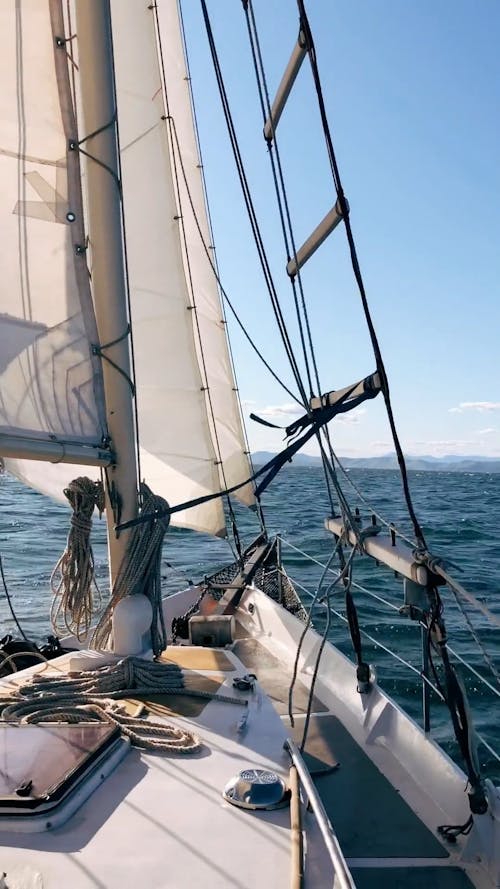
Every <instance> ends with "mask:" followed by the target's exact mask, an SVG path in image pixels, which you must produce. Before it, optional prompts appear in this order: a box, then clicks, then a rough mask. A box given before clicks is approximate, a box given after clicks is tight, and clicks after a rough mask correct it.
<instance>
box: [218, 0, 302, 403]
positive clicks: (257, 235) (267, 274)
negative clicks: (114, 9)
mask: <svg viewBox="0 0 500 889" xmlns="http://www.w3.org/2000/svg"><path fill="white" fill-rule="evenodd" d="M201 7H202V13H203V19H204V22H205V28H206V32H207V38H208V43H209V47H210V52H211V55H212V63H213V66H214V72H215V76H216V80H217V86H218V88H219V94H220V98H221V102H222V108H223V112H224V117H225V120H226V125H227V128H228V133H229V138H230V142H231V147H232V150H233V154H234V158H235V162H236V168H237V171H238V176H239V179H240V184H241V188H242V192H243V198H244V200H245V205H246V208H247V212H248V216H249V219H250V225H251V228H252V233H253V236H254V240H255V244H256V247H257V252H258V255H259V259H260V263H261V266H262V270H263V273H264V278H265V281H266V285H267V289H268V292H269V296H270V299H271V304H272V307H273V310H274V314H275V317H276V321H277V324H278V329H279V331H280V334H281V338H282V341H283V345H284V347H285V352H286V355H287V357H288V360H289V362H290V366H291V368H292V372H293V375H294V377H295V381H296V383H297V386H298V388H299V392H300V396H301V398H302V404H303V405H304V407H305V408H306V410H307V409H308V398H307V395H306V391H305V389H304V386H303V383H302V379H301V376H300V371H299V368H298V365H297V361H296V358H295V355H294V353H293V348H292V345H291V342H290V338H289V335H288V331H287V328H286V324H285V320H284V318H283V313H282V311H281V306H280V303H279V300H278V296H277V293H276V288H275V285H274V281H273V277H272V273H271V270H270V267H269V261H268V258H267V254H266V251H265V247H264V244H263V240H262V235H261V232H260V229H259V224H258V221H257V216H256V212H255V208H254V205H253V201H252V197H251V194H250V189H249V185H248V180H247V178H246V174H245V169H244V165H243V161H242V157H241V153H240V149H239V144H238V140H237V137H236V132H235V129H234V123H233V119H232V115H231V111H230V108H229V103H228V98H227V94H226V89H225V86H224V81H223V78H222V72H221V68H220V64H219V59H218V55H217V49H216V47H215V41H214V37H213V33H212V26H211V23H210V17H209V15H208V10H207V5H206V2H205V0H201Z"/></svg>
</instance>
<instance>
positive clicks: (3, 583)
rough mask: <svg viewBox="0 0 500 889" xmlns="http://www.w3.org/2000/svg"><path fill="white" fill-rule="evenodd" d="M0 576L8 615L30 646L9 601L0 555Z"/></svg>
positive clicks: (10, 600)
mask: <svg viewBox="0 0 500 889" xmlns="http://www.w3.org/2000/svg"><path fill="white" fill-rule="evenodd" d="M0 576H1V578H2V586H3V590H4V593H5V598H6V599H7V604H8V606H9V610H10V613H11V615H12V617H13V620H14V623H15V625H16V627H17V629H18V630H19V632H20V634H21V636H22V637H23V639H24V641H25V642H27V643H28V644H31V643H30V641H29V639H28V637H27V635H26V633H25V632H24V630H23V628H22V626H21V624H20V623H19V621H18V619H17V616H16V612H15V611H14V606H13V604H12V599H11V596H10V593H9V588H8V586H7V581H6V579H5V574H4V570H3V561H2V555H1V554H0Z"/></svg>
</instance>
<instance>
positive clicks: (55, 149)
mask: <svg viewBox="0 0 500 889" xmlns="http://www.w3.org/2000/svg"><path fill="white" fill-rule="evenodd" d="M61 8H62V6H61V4H59V3H57V2H52V3H51V4H49V3H40V2H38V0H24V2H23V3H13V2H7V3H2V4H0V78H1V82H2V92H1V95H0V118H1V120H2V128H1V137H0V186H1V187H0V194H1V199H0V213H1V215H2V238H1V239H0V268H1V269H2V285H1V289H0V453H4V454H5V453H7V454H10V455H13V456H16V453H17V450H16V449H17V448H19V454H20V455H23V453H25V450H24V449H25V446H26V447H27V448H28V449H33V450H34V451H35V452H36V449H37V447H38V446H39V445H40V447H42V448H43V452H44V453H47V448H48V449H49V456H48V457H46V459H54V460H57V459H60V458H61V457H63V456H65V457H67V456H68V454H67V453H65V452H66V451H69V452H71V449H72V447H73V448H74V446H81V445H83V446H89V448H96V449H98V448H100V447H101V442H102V437H103V435H104V432H105V422H104V401H103V396H102V388H101V379H100V367H99V360H98V359H97V358H95V357H93V356H92V352H91V346H90V344H91V343H96V342H97V331H96V326H95V319H94V315H93V309H92V301H91V295H90V286H89V280H88V274H87V266H86V257H85V251H84V250H82V251H80V252H79V250H78V245H80V247H83V246H84V244H85V241H84V224H83V212H82V200H81V190H80V174H79V155H78V152H77V151H73V152H71V151H68V143H69V138H70V136H71V135H73V136H74V135H75V121H74V116H73V109H72V98H71V90H70V79H69V74H68V66H67V61H66V59H67V51H66V46H65V45H62V46H60V47H58V46H57V43H56V41H55V36H57V30H56V27H57V25H58V21H59V19H60V17H61ZM51 14H52V17H53V18H52V23H51ZM56 69H57V71H58V76H56ZM13 442H14V444H13ZM52 448H53V451H54V454H53V457H51V456H50V452H51V449H52ZM91 454H93V452H92V451H91ZM91 459H92V458H91ZM96 462H97V460H96ZM8 465H9V464H8ZM35 465H36V464H33V466H35ZM13 466H14V464H12V465H11V466H10V468H13ZM28 475H29V473H28ZM28 480H29V478H28Z"/></svg>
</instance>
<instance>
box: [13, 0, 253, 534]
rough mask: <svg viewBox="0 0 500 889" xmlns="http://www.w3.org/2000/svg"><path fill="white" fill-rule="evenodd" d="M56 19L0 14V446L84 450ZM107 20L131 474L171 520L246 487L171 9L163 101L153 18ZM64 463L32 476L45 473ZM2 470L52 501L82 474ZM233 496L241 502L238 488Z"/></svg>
mask: <svg viewBox="0 0 500 889" xmlns="http://www.w3.org/2000/svg"><path fill="white" fill-rule="evenodd" d="M72 7H73V4H72V3H69V4H66V9H67V10H70V11H71V9H72ZM61 9H62V4H61V3H60V2H59V0H52V2H51V3H47V4H45V3H40V2H37V0H25V2H23V3H22V4H16V5H14V4H12V5H10V4H2V5H1V9H0V23H1V25H2V35H3V37H2V40H3V42H4V43H5V52H4V53H3V54H2V58H1V60H0V66H1V67H0V73H1V74H2V75H3V77H4V81H3V82H4V83H5V84H10V86H9V88H8V89H7V88H6V89H5V90H4V91H3V93H2V98H1V99H0V102H1V103H2V105H1V107H2V112H3V114H2V119H3V121H5V122H6V123H5V125H4V128H3V130H4V133H5V135H4V137H3V141H2V145H1V146H0V175H1V177H2V180H1V181H2V183H3V186H4V191H3V195H2V200H3V208H4V209H3V212H4V218H5V217H6V218H7V222H6V225H5V232H6V234H5V236H4V238H3V239H2V259H3V270H4V285H5V286H4V288H3V290H2V294H1V297H0V346H2V347H3V348H2V360H1V362H0V383H1V392H2V396H1V401H0V433H2V434H3V433H4V432H5V433H12V432H13V431H15V432H16V433H17V432H22V433H23V434H25V435H27V436H28V437H30V436H31V438H33V437H34V438H35V439H37V438H39V437H42V438H44V439H45V440H47V441H49V442H54V443H55V442H59V441H63V442H64V443H72V442H79V443H82V444H84V445H89V446H92V447H95V448H97V447H98V446H100V445H101V443H102V439H103V437H104V436H105V435H106V428H105V419H104V418H105V411H104V399H103V396H102V394H101V392H102V382H101V368H100V364H99V362H100V359H99V358H96V357H95V355H93V352H92V344H95V343H97V342H98V339H97V331H96V326H95V319H94V313H93V308H92V297H91V293H90V285H89V278H88V272H87V262H90V263H91V256H89V257H87V256H86V255H85V250H84V249H83V253H82V252H81V251H80V252H79V247H80V248H84V246H85V243H86V236H87V233H86V231H85V228H84V225H83V219H82V214H81V213H80V212H78V213H76V214H75V213H74V207H75V206H76V203H75V201H76V199H77V197H78V201H80V203H81V197H80V165H81V167H82V169H83V171H85V163H86V157H85V155H84V154H81V153H80V152H79V151H78V150H69V149H68V145H69V137H72V138H74V135H75V132H76V128H75V126H74V123H75V121H74V119H73V115H74V110H73V109H74V108H75V107H76V106H78V104H79V99H78V68H77V65H76V64H75V65H73V64H72V62H71V59H72V58H77V54H78V34H77V33H74V31H75V20H74V18H73V20H72V22H71V27H70V25H69V22H66V23H65V27H64V28H63V27H62V22H61V28H60V29H59V30H60V31H64V35H65V38H66V39H68V38H69V37H70V36H71V40H70V41H69V43H68V46H67V47H66V46H65V47H64V49H63V54H62V55H63V58H64V65H62V64H61V54H60V47H59V48H57V41H56V40H55V38H56V37H57V30H58V29H57V28H56V29H55V30H54V16H55V18H56V19H57V16H61ZM49 10H52V15H53V21H52V26H51V19H50V12H49ZM111 10H112V25H113V47H114V63H115V77H116V99H117V117H118V123H119V130H120V144H121V158H122V161H121V162H122V170H121V175H122V192H123V205H124V221H125V238H126V251H127V263H128V273H129V286H130V311H131V324H132V329H133V341H134V352H135V373H136V380H135V382H136V393H137V406H138V420H139V437H140V443H141V447H140V460H141V473H142V478H144V479H145V481H146V482H147V483H148V485H149V486H150V488H151V489H152V490H153V491H155V493H158V494H160V495H162V496H163V497H165V498H166V499H167V500H168V501H169V502H170V503H171V504H172V505H174V504H178V503H182V502H185V501H189V500H190V499H193V498H197V497H201V496H204V495H206V494H211V493H215V492H217V491H220V490H221V489H224V488H225V487H230V486H232V485H234V484H238V483H240V482H242V481H244V480H245V479H246V478H248V477H249V475H250V474H251V472H250V466H249V460H248V454H247V451H246V445H245V439H244V434H243V429H242V422H241V417H240V412H239V405H238V400H237V394H236V386H235V382H234V377H233V373H232V368H231V361H230V356H229V349H228V343H227V337H226V325H225V321H224V316H223V311H222V306H221V301H220V296H219V292H218V287H217V283H216V279H215V276H214V273H213V270H212V267H211V263H210V260H209V259H208V258H207V253H206V249H205V248H206V245H209V243H210V240H211V239H210V234H209V225H208V219H207V212H206V207H205V201H204V192H203V182H202V178H201V173H200V161H199V156H198V150H197V143H196V137H195V130H194V124H193V116H192V109H191V99H190V92H189V85H188V81H187V78H186V66H185V59H184V52H183V45H182V38H181V30H180V24H179V16H178V9H177V3H176V0H168V2H166V3H163V4H162V5H161V9H160V14H161V16H162V18H161V20H160V24H161V36H162V50H163V54H162V61H163V70H164V73H165V84H164V83H163V78H162V65H161V63H160V60H159V56H158V34H157V18H156V16H157V10H156V8H155V4H148V3H146V2H143V0H134V2H127V3H123V2H121V0H112V3H111ZM54 11H56V12H54ZM21 25H22V28H21ZM76 30H77V29H76ZM21 35H22V38H21ZM58 53H59V54H58ZM68 59H69V61H68ZM13 72H15V73H13ZM70 85H71V88H70ZM73 90H74V92H75V93H76V95H73ZM28 123H29V129H28ZM81 126H82V122H81V121H80V127H81ZM173 128H175V133H174V129H173ZM28 132H29V137H28ZM78 138H82V135H81V133H80V134H79V135H78ZM28 139H29V142H28ZM179 146H180V148H179ZM75 215H76V219H75V218H74V217H75ZM200 232H201V234H200ZM90 235H91V237H92V232H90ZM82 270H83V274H82ZM0 441H1V439H0ZM55 446H56V445H55V444H54V447H55ZM67 447H68V445H67V444H65V445H64V449H63V450H64V453H66V450H67ZM63 450H61V448H59V450H57V451H56V452H55V454H54V457H53V458H52V457H50V456H49V457H47V458H46V459H48V460H54V461H57V460H58V459H59V458H60V455H61V454H62V453H63ZM1 452H2V448H1V445H0V453H1ZM4 453H5V451H4ZM10 454H11V455H12V456H13V457H23V456H25V453H24V452H23V451H20V452H19V454H16V453H15V452H14V453H13V452H12V451H10ZM99 454H100V455H101V456H102V452H101V451H99ZM73 462H75V461H73ZM85 462H96V463H97V462H99V460H97V459H96V460H95V461H93V460H88V461H85ZM6 465H7V467H8V468H9V469H10V470H12V471H13V472H14V473H15V474H17V475H18V477H19V478H21V479H22V480H23V481H25V482H26V483H28V484H31V485H33V486H34V487H37V488H38V489H39V490H41V491H43V492H44V493H47V494H49V495H51V496H54V497H57V498H62V489H63V488H64V486H65V485H66V484H67V483H68V481H69V480H70V478H72V477H73V476H74V475H78V474H81V473H83V472H84V473H85V474H89V470H88V468H87V466H86V467H85V469H80V468H79V467H78V466H63V465H54V466H50V467H43V466H41V465H37V464H36V463H34V462H32V461H27V460H22V459H10V460H7V461H6ZM90 474H91V475H92V470H91V471H90ZM237 496H239V499H240V500H241V501H242V502H243V503H245V504H246V505H251V504H252V503H253V491H252V488H251V486H250V485H246V486H245V487H244V488H242V489H241V491H240V492H239V495H237ZM174 524H176V525H180V526H184V527H189V528H194V529H196V530H200V531H206V532H208V533H211V534H222V533H224V531H225V520H224V511H223V504H222V501H221V500H220V499H217V500H215V501H213V502H211V503H209V504H204V505H202V506H199V507H196V508H195V509H191V510H186V511H183V512H179V513H177V514H176V515H175V517H174Z"/></svg>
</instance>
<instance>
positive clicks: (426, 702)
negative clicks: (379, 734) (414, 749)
mask: <svg viewBox="0 0 500 889" xmlns="http://www.w3.org/2000/svg"><path fill="white" fill-rule="evenodd" d="M281 544H282V545H284V546H287V547H289V548H290V549H293V550H295V552H298V553H300V555H301V556H304V558H306V559H308V561H310V562H312V563H314V564H315V565H318V566H319V567H321V568H322V569H323V570H325V571H326V572H328V573H329V574H333V576H334V577H338V575H339V572H338V571H337V570H336V569H335V568H330V567H329V566H328V565H326V564H325V563H323V562H321V561H320V560H319V559H316V558H315V557H314V556H311V555H310V554H309V553H306V552H305V551H304V550H302V549H300V548H299V547H298V546H295V544H293V543H290V541H288V540H286V539H285V538H281ZM293 583H294V585H295V586H297V587H298V588H299V589H300V590H301V591H302V592H303V593H304V594H305V595H306V596H308V597H309V598H310V599H313V598H314V595H315V594H314V593H313V592H312V591H311V590H309V589H308V588H307V587H305V586H304V585H303V584H301V583H300V582H299V581H297V580H296V579H295V578H293ZM352 586H353V587H354V589H356V590H358V591H359V592H361V593H363V594H364V595H366V596H369V597H370V598H372V599H375V600H376V601H378V602H380V603H382V604H383V605H385V606H386V607H387V608H390V609H391V610H392V611H396V612H397V613H398V614H399V613H400V609H399V607H398V606H397V605H394V603H392V602H390V601H389V600H388V599H385V598H384V597H383V596H380V595H379V594H377V593H374V592H372V591H371V590H369V589H367V588H366V587H364V586H362V585H361V584H359V583H357V582H355V581H352ZM316 607H320V608H324V609H325V610H326V608H327V605H326V603H325V602H324V601H322V600H321V599H319V600H318V601H317V602H316ZM330 610H331V612H332V614H334V615H335V616H336V617H338V618H339V619H340V620H341V621H342V622H343V623H346V624H347V623H348V621H347V618H346V617H345V615H343V614H341V612H340V611H337V610H336V609H334V608H331V609H330ZM410 625H412V626H416V627H421V628H422V633H424V630H426V628H425V625H424V624H422V623H421V622H419V621H411V622H410ZM359 630H360V633H361V635H362V636H363V637H365V638H366V639H368V640H369V641H370V642H371V643H372V644H373V645H375V646H376V647H377V648H380V649H382V651H384V652H385V653H386V654H388V655H389V656H390V657H392V658H393V659H394V660H396V661H398V662H399V663H401V664H403V665H404V666H405V667H407V669H409V670H411V671H412V672H413V673H416V674H417V676H419V677H420V679H421V682H422V717H423V725H424V730H425V731H426V732H429V731H430V697H429V692H430V690H431V689H432V691H433V692H434V693H435V694H436V695H437V697H438V698H439V699H440V700H441V701H443V702H444V698H443V695H442V694H441V692H440V691H439V689H438V688H437V686H436V685H435V684H434V683H433V682H432V681H431V679H430V676H429V672H428V667H429V664H428V657H427V645H426V642H425V639H424V636H423V637H422V667H421V668H418V667H416V666H415V665H414V664H412V663H410V661H408V660H406V659H405V658H404V657H401V655H399V654H397V653H396V652H395V651H393V650H392V649H391V648H389V647H388V646H387V645H384V644H383V642H381V641H380V639H376V638H375V637H374V636H372V635H371V634H370V633H368V632H367V631H366V630H364V629H363V628H362V627H360V628H359ZM447 648H448V651H449V652H450V653H451V654H452V655H453V657H455V658H456V659H457V660H458V661H459V662H460V663H461V664H462V666H463V667H465V668H466V669H467V670H468V671H469V672H470V673H472V674H473V675H474V676H475V677H476V678H477V679H478V680H479V681H480V682H481V683H482V684H483V685H484V686H485V687H486V688H488V690H489V691H490V692H492V693H493V694H494V695H496V697H499V698H500V690H499V689H497V688H495V686H494V685H492V684H491V682H489V681H488V680H487V679H486V678H485V677H484V676H482V675H481V673H479V671H478V670H476V669H475V668H474V667H473V666H472V665H471V664H469V663H468V662H467V661H466V660H464V658H463V657H462V656H461V655H460V654H459V653H458V652H457V651H455V649H454V648H452V647H451V646H450V645H449V644H447ZM475 734H476V737H477V739H478V741H479V742H480V743H481V744H482V745H483V746H484V747H485V748H486V749H487V750H488V752H489V753H490V754H491V756H493V758H494V759H495V760H497V762H500V754H499V753H497V751H496V750H494V749H493V747H491V745H490V744H489V743H488V741H487V740H486V739H485V738H484V737H483V736H482V735H481V734H480V733H479V732H477V731H476V732H475Z"/></svg>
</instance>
